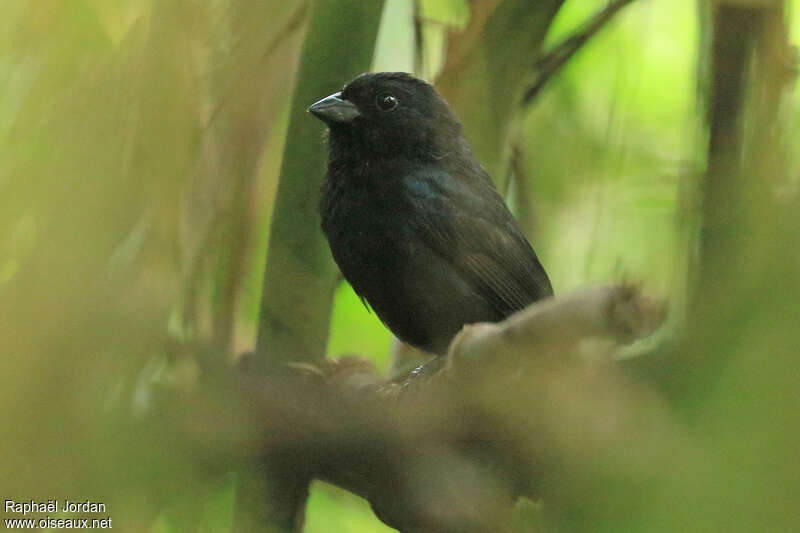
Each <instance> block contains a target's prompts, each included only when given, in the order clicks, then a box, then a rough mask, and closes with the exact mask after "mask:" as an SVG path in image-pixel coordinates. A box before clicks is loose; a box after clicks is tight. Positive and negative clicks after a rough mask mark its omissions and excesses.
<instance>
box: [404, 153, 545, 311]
mask: <svg viewBox="0 0 800 533" xmlns="http://www.w3.org/2000/svg"><path fill="white" fill-rule="evenodd" d="M484 176H485V174H484ZM484 176H479V177H477V178H480V179H476V177H475V176H466V177H459V176H455V175H453V174H452V173H449V172H447V171H444V170H440V169H431V168H427V169H425V170H424V171H420V172H416V173H414V174H413V175H411V176H409V177H408V178H407V179H406V185H407V190H408V191H409V199H410V202H411V205H412V207H413V211H414V214H415V216H414V220H413V222H412V225H413V228H414V231H415V232H416V234H417V235H418V236H419V237H420V239H421V240H422V241H423V242H425V243H426V244H427V245H428V246H429V247H430V248H431V249H433V251H434V252H436V253H437V254H438V255H440V256H441V257H443V258H444V259H445V260H447V261H448V262H449V263H450V264H452V265H453V266H454V267H455V269H456V271H457V272H459V274H460V275H461V276H462V277H463V278H464V280H465V281H466V282H467V283H468V284H469V285H470V286H471V287H473V289H474V290H475V291H476V292H477V293H478V294H480V295H481V296H483V297H484V298H485V299H486V300H487V301H488V302H489V303H490V304H491V305H492V307H494V308H495V309H496V310H497V311H498V312H499V313H500V314H502V315H503V316H507V315H509V314H511V313H513V312H514V311H518V310H520V309H522V308H524V307H526V306H528V305H529V304H531V303H532V302H534V301H536V300H539V299H542V298H545V297H547V296H550V295H552V294H553V289H552V287H551V285H550V280H549V279H548V277H547V274H546V273H545V271H544V268H543V267H542V265H541V263H540V262H539V259H538V258H537V257H536V253H535V252H534V251H533V248H531V245H530V244H529V243H528V241H527V240H526V239H525V237H524V236H523V235H522V232H521V230H520V228H519V225H518V224H517V222H516V220H514V217H513V215H512V214H511V213H510V212H509V211H508V208H507V207H506V205H505V203H504V202H503V199H502V198H501V197H500V195H499V194H498V193H497V191H496V190H495V188H494V186H493V185H492V184H491V182H490V181H488V180H487V179H484Z"/></svg>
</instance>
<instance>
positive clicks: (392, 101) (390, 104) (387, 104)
mask: <svg viewBox="0 0 800 533" xmlns="http://www.w3.org/2000/svg"><path fill="white" fill-rule="evenodd" d="M375 103H376V104H377V105H378V109H380V110H381V111H391V110H392V109H394V108H395V107H397V104H398V102H397V98H395V97H394V96H392V95H391V94H381V95H379V96H378V98H376V99H375Z"/></svg>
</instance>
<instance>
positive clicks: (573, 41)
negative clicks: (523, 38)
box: [522, 0, 634, 106]
mask: <svg viewBox="0 0 800 533" xmlns="http://www.w3.org/2000/svg"><path fill="white" fill-rule="evenodd" d="M633 1H634V0H616V1H615V2H611V3H610V4H608V5H607V6H606V7H605V8H603V9H602V10H601V11H600V12H598V13H597V14H595V15H594V16H593V17H592V18H591V19H589V20H588V21H587V22H585V23H584V24H583V26H582V27H581V28H580V29H579V30H577V31H576V32H575V33H573V34H572V35H570V36H569V37H567V38H566V39H565V40H564V41H563V42H562V43H561V44H559V45H558V46H556V47H555V48H553V49H551V50H550V51H548V52H546V53H545V54H544V55H542V56H541V57H539V59H537V60H536V63H535V64H534V68H535V69H536V72H537V74H536V79H535V80H534V81H533V83H532V84H531V85H530V87H528V89H527V90H526V91H525V94H524V96H523V97H522V105H523V106H526V105H528V104H530V103H531V102H532V101H533V99H534V98H535V97H536V95H537V94H539V92H540V91H541V90H542V88H543V87H544V86H545V85H546V84H547V82H548V81H549V80H550V79H551V78H552V77H553V76H554V75H555V74H556V73H557V72H558V71H560V70H561V67H563V66H564V65H565V64H566V62H567V61H569V59H570V58H571V57H572V56H573V55H574V54H575V52H577V51H578V50H580V49H581V47H582V46H583V45H584V44H586V42H587V41H588V40H589V39H590V38H591V37H592V36H593V35H594V34H596V33H597V32H598V31H600V30H601V29H602V28H603V27H604V26H605V25H606V24H607V23H608V22H609V21H610V20H611V19H612V18H613V17H614V15H616V14H617V12H619V11H620V10H621V9H622V8H623V7H625V6H627V5H628V4H630V3H631V2H633Z"/></svg>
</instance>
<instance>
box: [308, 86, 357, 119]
mask: <svg viewBox="0 0 800 533" xmlns="http://www.w3.org/2000/svg"><path fill="white" fill-rule="evenodd" d="M307 111H308V112H309V113H311V114H313V115H314V116H315V117H317V118H318V119H320V120H321V121H322V122H325V123H326V124H330V123H332V122H352V121H353V119H354V118H356V117H358V116H361V112H360V111H359V110H358V108H357V107H356V106H355V104H354V103H353V102H351V101H349V100H345V99H343V98H342V93H340V92H339V93H333V94H332V95H330V96H328V97H326V98H323V99H322V100H320V101H319V102H315V103H313V104H311V105H310V106H308V109H307Z"/></svg>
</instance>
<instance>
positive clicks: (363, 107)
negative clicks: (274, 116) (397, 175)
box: [308, 72, 461, 158]
mask: <svg viewBox="0 0 800 533" xmlns="http://www.w3.org/2000/svg"><path fill="white" fill-rule="evenodd" d="M308 111H309V112H310V113H312V114H313V115H314V116H316V117H317V118H319V119H320V120H322V121H323V122H325V123H326V124H327V125H328V127H329V129H330V138H331V143H332V144H334V143H336V144H338V143H342V144H345V143H346V144H351V143H352V144H356V145H358V147H359V148H361V149H362V150H366V151H368V152H372V153H374V154H377V155H381V156H391V155H398V154H402V155H411V156H413V157H423V158H429V157H430V158H439V157H442V156H443V155H445V154H446V153H447V152H449V151H451V150H452V147H453V146H454V145H455V144H457V143H458V139H459V137H460V131H461V124H460V122H459V121H458V118H456V116H455V115H454V114H453V112H452V111H451V110H450V106H448V105H447V102H446V101H445V100H444V99H443V98H442V97H441V96H439V94H438V93H437V92H436V91H435V90H434V88H433V87H432V86H431V85H430V84H428V83H426V82H424V81H422V80H419V79H417V78H415V77H413V76H411V75H410V74H406V73H404V72H378V73H370V74H362V75H360V76H358V77H357V78H355V79H354V80H353V81H351V82H350V83H348V84H347V85H345V87H344V89H342V90H341V91H340V92H337V93H334V94H332V95H330V96H328V97H326V98H323V99H322V100H320V101H318V102H316V103H314V104H312V105H311V106H310V107H309V108H308Z"/></svg>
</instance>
